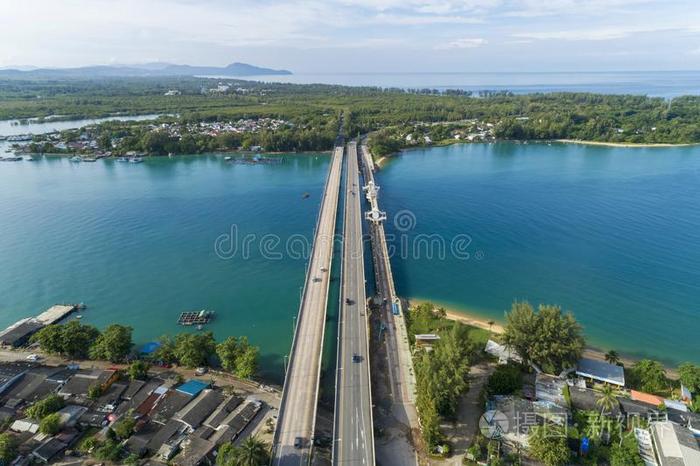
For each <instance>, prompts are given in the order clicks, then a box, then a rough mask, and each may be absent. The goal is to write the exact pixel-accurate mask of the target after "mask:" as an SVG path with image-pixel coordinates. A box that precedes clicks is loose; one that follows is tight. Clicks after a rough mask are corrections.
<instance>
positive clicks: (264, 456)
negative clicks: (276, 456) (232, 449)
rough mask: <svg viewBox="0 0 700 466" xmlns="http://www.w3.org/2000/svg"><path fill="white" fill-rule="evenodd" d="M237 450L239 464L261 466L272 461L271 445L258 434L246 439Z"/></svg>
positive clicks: (240, 465)
mask: <svg viewBox="0 0 700 466" xmlns="http://www.w3.org/2000/svg"><path fill="white" fill-rule="evenodd" d="M237 450H238V451H237V455H236V456H237V458H236V459H237V461H236V463H235V464H236V465H237V466H261V465H265V464H268V463H269V461H270V447H269V445H268V444H267V443H265V442H263V441H262V440H260V439H259V438H257V437H256V436H252V437H248V438H247V439H245V440H244V441H243V443H241V445H240V446H239V447H238V449H237Z"/></svg>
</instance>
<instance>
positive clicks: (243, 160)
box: [227, 156, 284, 165]
mask: <svg viewBox="0 0 700 466" xmlns="http://www.w3.org/2000/svg"><path fill="white" fill-rule="evenodd" d="M227 162H230V163H234V164H237V165H258V164H259V165H277V164H280V163H283V162H284V158H283V157H279V156H277V157H261V156H255V157H235V158H233V159H230V160H227Z"/></svg>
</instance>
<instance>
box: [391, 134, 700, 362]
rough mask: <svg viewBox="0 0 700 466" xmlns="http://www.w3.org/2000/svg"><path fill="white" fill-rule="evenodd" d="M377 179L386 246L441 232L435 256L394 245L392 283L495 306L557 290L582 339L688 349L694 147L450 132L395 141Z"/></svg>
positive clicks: (623, 346)
mask: <svg viewBox="0 0 700 466" xmlns="http://www.w3.org/2000/svg"><path fill="white" fill-rule="evenodd" d="M378 182H379V184H380V185H381V187H382V189H381V195H382V203H383V207H384V208H386V210H387V211H388V213H389V216H390V220H389V222H388V233H390V234H394V235H395V237H396V238H397V239H396V241H395V244H394V245H395V247H396V249H397V251H399V252H400V251H401V250H402V248H401V246H400V245H401V240H402V238H403V240H404V242H405V243H406V244H409V245H413V244H415V241H416V237H417V235H429V234H433V233H437V234H438V235H440V236H442V237H444V238H445V239H446V241H447V242H446V244H447V247H448V250H447V254H446V255H445V259H444V260H435V259H433V260H428V259H427V258H426V254H425V253H424V252H419V253H418V254H417V255H415V254H414V253H413V252H412V250H411V251H409V253H408V254H404V255H403V257H402V255H401V254H400V253H399V252H397V253H396V254H395V255H394V257H393V259H392V264H393V266H394V274H395V279H396V281H397V288H398V293H399V294H401V295H404V296H409V297H414V298H422V299H430V300H434V301H436V302H439V303H442V304H444V305H446V306H448V307H452V308H456V309H462V310H465V311H471V312H475V313H478V314H481V315H482V316H487V317H493V318H496V319H497V320H500V319H502V318H503V314H504V310H506V309H508V308H510V304H511V303H512V301H513V300H520V299H526V300H529V301H530V302H531V303H552V304H558V305H561V306H562V307H563V308H565V309H568V310H572V311H573V312H574V313H575V314H576V317H577V318H578V319H579V320H580V321H581V322H582V323H583V325H584V327H585V332H586V334H587V336H588V337H589V341H590V342H591V343H593V344H594V345H598V346H600V347H604V348H615V349H617V350H618V351H620V350H622V351H625V352H626V353H629V354H634V355H648V356H653V357H657V358H660V359H663V360H665V361H668V362H678V361H684V360H692V361H695V362H700V339H699V338H698V335H699V334H700V321H699V318H700V208H698V206H699V205H700V147H692V148H654V149H625V148H604V147H585V146H576V145H563V144H554V145H552V146H548V145H546V144H529V145H518V144H507V143H502V144H493V145H478V144H474V145H455V146H450V147H443V148H431V149H426V150H415V151H408V152H404V153H403V155H402V156H400V157H398V158H396V159H395V160H392V161H391V162H390V163H389V164H388V165H387V166H386V168H385V169H384V170H382V171H381V172H380V173H379V177H378ZM404 209H408V210H410V211H411V214H406V215H404V220H406V218H408V219H409V220H411V221H409V222H408V223H401V222H396V223H397V224H396V225H395V224H394V222H393V221H392V219H391V216H392V214H396V213H397V212H399V211H402V210H404ZM413 219H415V222H413ZM413 224H414V226H412V225H413ZM407 225H408V226H407ZM460 234H465V235H468V236H469V238H471V244H470V245H469V248H468V252H470V253H471V255H470V257H469V259H467V260H464V259H459V258H455V257H454V256H452V255H450V251H449V242H450V240H451V239H452V238H454V237H456V236H457V235H460ZM423 237H425V236H423ZM423 244H425V243H423ZM409 249H410V248H409ZM422 251H425V248H422Z"/></svg>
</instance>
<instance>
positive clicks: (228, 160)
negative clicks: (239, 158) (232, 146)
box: [224, 155, 233, 162]
mask: <svg viewBox="0 0 700 466" xmlns="http://www.w3.org/2000/svg"><path fill="white" fill-rule="evenodd" d="M231 160H233V157H231V156H230V155H227V156H226V157H224V162H230V161H231Z"/></svg>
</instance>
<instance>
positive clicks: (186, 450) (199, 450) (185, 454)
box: [171, 435, 216, 466]
mask: <svg viewBox="0 0 700 466" xmlns="http://www.w3.org/2000/svg"><path fill="white" fill-rule="evenodd" d="M215 448H216V444H215V443H214V442H211V441H209V440H205V439H203V438H200V437H196V436H194V435H190V436H189V437H187V439H186V440H184V441H183V442H182V443H181V444H180V453H179V454H178V455H177V456H176V457H175V458H173V460H172V461H171V463H172V464H173V465H175V466H197V465H199V464H201V463H202V462H203V461H204V460H205V459H206V457H207V456H209V455H210V454H211V453H212V452H213V451H214V449H215Z"/></svg>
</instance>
